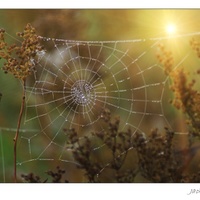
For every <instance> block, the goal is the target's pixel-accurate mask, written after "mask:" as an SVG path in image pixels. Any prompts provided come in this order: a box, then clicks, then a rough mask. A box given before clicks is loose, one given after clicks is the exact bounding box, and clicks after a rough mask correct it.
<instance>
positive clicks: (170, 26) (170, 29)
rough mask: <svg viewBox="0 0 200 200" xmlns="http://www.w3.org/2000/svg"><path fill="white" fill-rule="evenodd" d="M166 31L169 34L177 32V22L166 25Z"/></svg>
mask: <svg viewBox="0 0 200 200" xmlns="http://www.w3.org/2000/svg"><path fill="white" fill-rule="evenodd" d="M166 32H167V33H168V34H170V35H171V34H175V33H176V25H175V24H168V25H167V26H166Z"/></svg>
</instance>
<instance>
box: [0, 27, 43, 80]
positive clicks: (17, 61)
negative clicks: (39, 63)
mask: <svg viewBox="0 0 200 200" xmlns="http://www.w3.org/2000/svg"><path fill="white" fill-rule="evenodd" d="M17 35H18V36H19V37H21V38H23V41H22V43H21V46H17V45H16V44H12V45H8V43H7V42H6V41H5V31H4V30H3V29H0V58H3V59H4V60H5V61H6V62H5V63H4V66H3V68H2V69H3V70H4V72H5V73H11V74H13V75H14V76H15V77H16V78H18V79H21V80H25V79H26V77H27V76H29V75H30V74H31V73H32V71H33V69H34V66H35V62H34V60H35V58H36V56H37V54H38V52H41V51H43V47H42V46H41V44H40V41H39V37H38V35H37V34H36V32H35V29H34V28H33V27H32V26H31V25H30V24H27V25H26V27H25V29H24V31H23V32H21V33H17Z"/></svg>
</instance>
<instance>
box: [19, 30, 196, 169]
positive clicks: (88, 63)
mask: <svg viewBox="0 0 200 200" xmlns="http://www.w3.org/2000/svg"><path fill="white" fill-rule="evenodd" d="M198 34H199V33H192V34H189V35H182V36H177V37H175V38H151V39H137V40H125V41H72V40H63V39H54V38H45V37H40V38H41V39H42V41H43V44H44V47H45V50H44V51H41V52H38V55H37V59H36V60H32V62H34V64H35V70H34V73H33V76H32V77H30V78H29V80H27V85H26V88H25V89H26V113H25V120H24V127H29V128H30V127H34V129H35V128H37V129H38V131H35V132H33V131H30V132H28V131H27V132H22V133H21V137H20V142H19V154H18V165H22V164H27V163H32V162H33V161H42V160H43V161H62V162H65V163H71V164H73V163H74V164H76V163H75V162H74V160H73V158H71V157H70V156H69V152H68V150H67V149H66V138H67V137H66V134H65V132H64V131H63V129H65V128H66V129H72V128H75V130H76V131H77V132H78V133H79V135H80V136H84V135H90V133H91V132H92V131H102V130H103V129H104V127H103V125H102V124H101V119H102V113H103V111H104V110H105V109H108V110H110V112H111V114H112V116H120V129H121V130H124V131H125V130H127V129H128V128H131V130H132V131H133V134H134V133H136V132H141V133H144V134H148V132H149V129H151V128H155V127H157V128H159V129H163V127H171V126H173V125H172V122H171V120H170V117H171V114H170V111H171V110H170V109H172V108H171V105H170V103H169V102H168V100H169V98H170V97H171V94H170V90H169V77H168V76H166V74H165V73H164V69H163V67H162V66H161V64H160V63H159V62H158V61H157V58H156V53H157V51H158V44H159V43H165V44H166V45H167V46H170V49H174V48H173V47H174V46H173V45H174V40H176V42H177V43H178V45H179V51H178V53H177V52H175V53H176V60H175V62H176V64H175V65H174V66H175V67H174V68H177V67H179V66H180V65H183V63H187V62H188V59H189V57H190V55H191V52H192V50H191V49H190V50H188V48H189V39H190V38H191V36H194V35H198ZM188 37H189V39H188ZM185 38H187V39H188V40H187V42H186V41H185ZM176 45H177V44H176ZM180 45H182V46H183V47H184V48H180ZM180 49H181V50H180ZM174 50H175V51H176V49H174ZM190 58H191V57H190ZM98 148H101V146H100V147H94V151H95V149H98Z"/></svg>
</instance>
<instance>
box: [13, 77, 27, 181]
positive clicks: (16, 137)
mask: <svg viewBox="0 0 200 200" xmlns="http://www.w3.org/2000/svg"><path fill="white" fill-rule="evenodd" d="M22 81H23V96H22V102H21V108H20V113H19V117H18V122H17V131H16V133H15V137H14V139H13V141H14V182H15V183H16V182H17V141H18V136H19V129H20V125H21V120H22V116H23V113H24V107H25V86H26V80H25V79H24V80H22Z"/></svg>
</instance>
